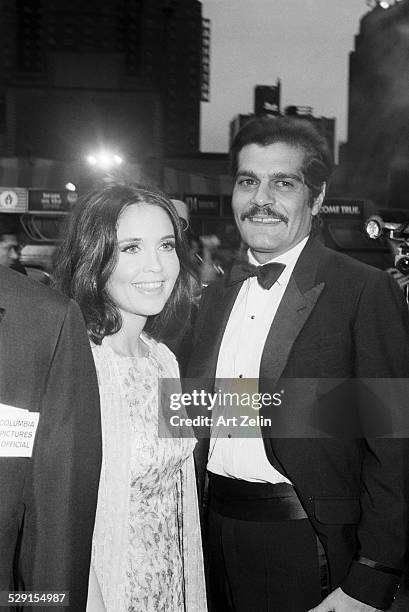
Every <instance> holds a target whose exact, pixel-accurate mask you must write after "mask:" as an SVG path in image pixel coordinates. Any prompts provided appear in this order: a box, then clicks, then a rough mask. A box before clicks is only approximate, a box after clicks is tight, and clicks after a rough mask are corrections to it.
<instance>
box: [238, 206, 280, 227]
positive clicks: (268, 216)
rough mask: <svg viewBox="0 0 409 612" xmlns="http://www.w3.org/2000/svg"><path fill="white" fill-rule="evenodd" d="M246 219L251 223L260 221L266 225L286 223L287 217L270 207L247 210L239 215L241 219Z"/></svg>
mask: <svg viewBox="0 0 409 612" xmlns="http://www.w3.org/2000/svg"><path fill="white" fill-rule="evenodd" d="M246 219H248V220H249V221H250V222H251V223H261V224H266V225H277V224H279V223H285V224H286V225H287V224H288V217H286V216H285V215H282V214H280V213H278V212H277V211H272V210H271V209H267V210H265V209H263V210H259V209H258V210H254V209H253V210H252V209H250V210H248V211H246V212H244V213H243V214H242V215H241V216H240V220H241V221H245V220H246Z"/></svg>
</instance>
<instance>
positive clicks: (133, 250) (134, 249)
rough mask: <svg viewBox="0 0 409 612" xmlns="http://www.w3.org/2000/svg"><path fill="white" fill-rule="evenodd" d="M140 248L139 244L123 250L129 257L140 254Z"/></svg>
mask: <svg viewBox="0 0 409 612" xmlns="http://www.w3.org/2000/svg"><path fill="white" fill-rule="evenodd" d="M139 250H140V249H139V246H138V245H137V244H130V245H128V246H127V247H124V248H123V249H121V252H122V253H129V255H133V254H134V253H138V252H139Z"/></svg>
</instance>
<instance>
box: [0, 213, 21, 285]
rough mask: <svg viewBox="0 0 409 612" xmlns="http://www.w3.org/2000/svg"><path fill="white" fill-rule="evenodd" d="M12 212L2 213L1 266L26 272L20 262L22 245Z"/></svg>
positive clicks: (0, 230) (0, 228)
mask: <svg viewBox="0 0 409 612" xmlns="http://www.w3.org/2000/svg"><path fill="white" fill-rule="evenodd" d="M11 217H12V216H11V215H10V214H6V213H3V214H2V213H0V266H5V267H7V268H12V269H13V270H17V272H21V273H22V274H26V271H25V269H24V266H23V265H22V264H21V262H20V255H21V246H20V244H19V241H18V238H17V228H16V223H15V221H14V219H12V218H11Z"/></svg>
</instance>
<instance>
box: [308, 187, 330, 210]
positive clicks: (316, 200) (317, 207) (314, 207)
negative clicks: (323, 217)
mask: <svg viewBox="0 0 409 612" xmlns="http://www.w3.org/2000/svg"><path fill="white" fill-rule="evenodd" d="M326 189H327V183H322V189H321V192H320V193H319V194H318V195H317V197H316V198H314V200H313V202H312V206H311V214H312V216H315V215H318V213H319V212H320V208H321V206H322V203H323V201H324V198H325V192H326Z"/></svg>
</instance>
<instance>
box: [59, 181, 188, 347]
mask: <svg viewBox="0 0 409 612" xmlns="http://www.w3.org/2000/svg"><path fill="white" fill-rule="evenodd" d="M133 204H148V205H153V206H159V207H160V208H162V209H163V210H164V211H165V212H166V213H167V215H168V216H169V218H170V220H171V222H172V225H173V228H174V231H175V243H176V253H177V256H178V258H179V263H180V272H179V275H178V278H177V280H176V283H175V286H174V288H173V290H172V293H171V295H170V297H169V299H168V301H167V303H166V304H165V307H164V308H163V310H162V312H160V313H158V314H157V315H154V316H150V317H148V321H147V323H146V326H145V331H147V332H148V333H149V334H150V335H151V336H152V337H153V338H155V339H157V340H163V339H164V338H165V337H166V336H167V332H169V329H168V327H169V326H170V327H169V328H173V329H174V328H175V327H176V328H178V332H179V331H180V329H181V328H182V327H183V326H186V323H187V322H189V320H190V308H191V303H192V297H191V286H192V283H191V278H190V269H189V256H188V247H187V241H186V238H185V236H184V234H183V231H182V224H181V221H180V219H179V217H178V214H177V212H176V210H175V208H174V206H173V204H172V202H171V201H170V200H169V198H168V197H167V196H166V195H165V194H163V193H161V192H159V191H155V190H152V189H149V188H148V187H145V186H142V185H138V184H135V183H130V184H120V183H117V184H110V185H109V186H106V187H103V188H100V189H95V190H93V191H91V192H90V193H89V194H87V195H85V196H84V197H83V198H80V199H79V201H78V202H77V204H76V205H75V208H74V209H73V211H72V214H71V215H70V217H69V218H68V220H67V224H66V227H65V230H64V233H63V239H62V243H61V245H60V248H59V249H58V251H57V254H56V259H55V271H54V281H53V284H54V286H55V287H56V288H57V289H59V290H60V291H62V293H64V294H65V295H67V296H68V297H71V298H73V299H74V300H76V302H77V303H78V304H79V306H80V308H81V310H82V314H83V316H84V319H85V322H86V325H87V329H88V333H89V336H90V338H91V340H92V341H93V342H95V343H96V344H100V343H101V341H102V339H103V338H104V336H107V335H111V334H115V333H116V332H118V331H119V330H120V329H121V326H122V320H121V315H120V312H119V310H118V308H117V307H116V305H115V304H114V303H113V301H112V300H111V298H110V297H109V294H108V292H107V291H106V289H105V287H106V284H107V282H108V280H109V278H110V276H111V274H112V272H113V270H114V268H115V265H116V263H117V259H118V248H117V247H118V243H117V224H118V219H119V216H120V214H121V213H122V212H123V211H124V210H125V208H127V207H128V206H131V205H133Z"/></svg>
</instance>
